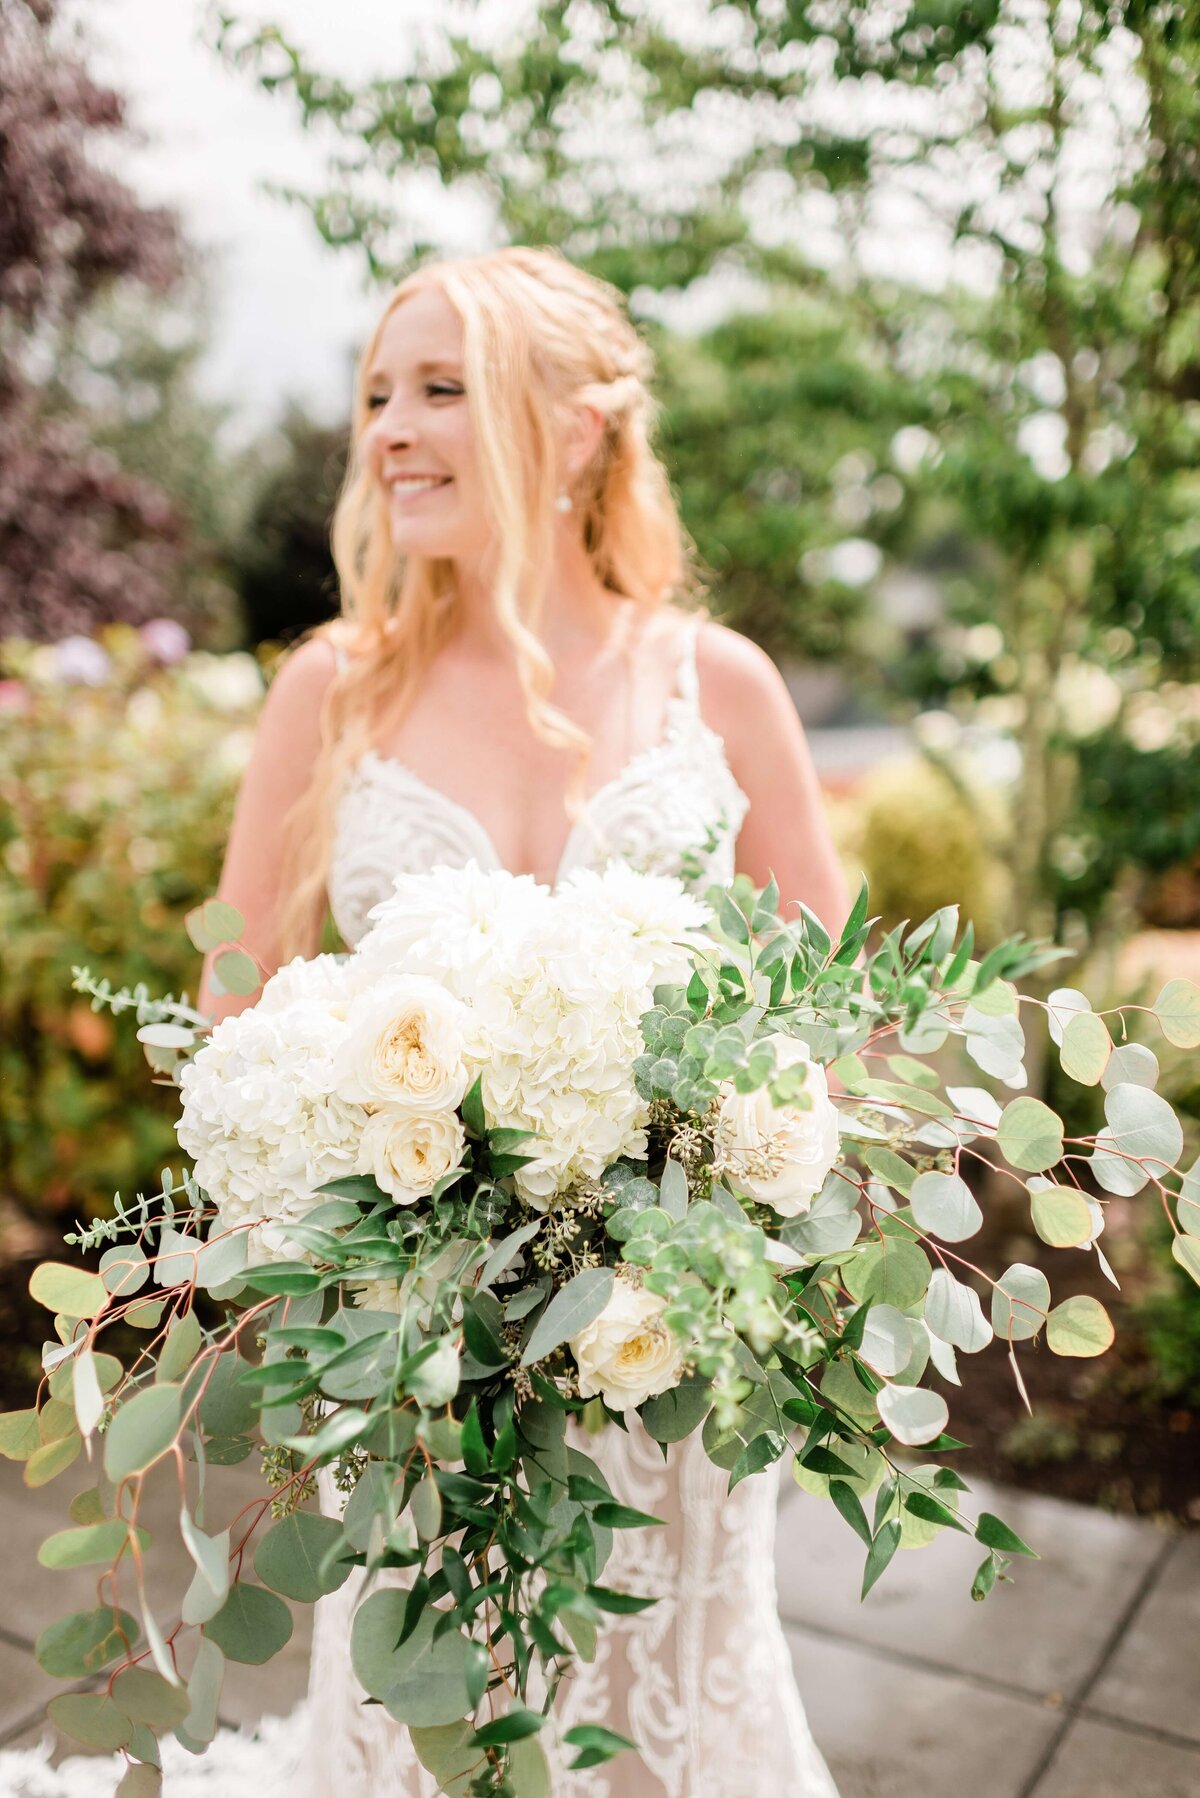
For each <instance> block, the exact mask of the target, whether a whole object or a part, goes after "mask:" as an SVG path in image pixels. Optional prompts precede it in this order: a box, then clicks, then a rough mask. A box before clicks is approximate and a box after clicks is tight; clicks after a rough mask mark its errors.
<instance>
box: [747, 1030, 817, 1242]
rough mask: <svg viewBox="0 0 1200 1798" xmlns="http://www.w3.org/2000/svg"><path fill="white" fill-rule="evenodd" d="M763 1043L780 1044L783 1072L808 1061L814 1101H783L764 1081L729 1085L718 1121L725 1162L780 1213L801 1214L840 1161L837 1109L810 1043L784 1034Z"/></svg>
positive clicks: (808, 1087)
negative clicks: (742, 1088)
mask: <svg viewBox="0 0 1200 1798" xmlns="http://www.w3.org/2000/svg"><path fill="white" fill-rule="evenodd" d="M761 1040H762V1041H764V1042H769V1043H771V1044H772V1045H773V1047H774V1050H775V1066H776V1069H777V1070H779V1071H782V1070H783V1069H784V1068H789V1067H796V1066H798V1065H799V1064H800V1063H802V1062H804V1063H807V1072H806V1075H805V1080H804V1091H805V1093H806V1094H807V1096H808V1097H809V1098H810V1099H811V1101H812V1103H811V1105H810V1106H809V1107H808V1109H807V1110H802V1109H801V1108H800V1107H799V1106H797V1105H781V1106H776V1105H773V1104H772V1102H771V1095H770V1092H769V1091H768V1089H767V1088H766V1087H765V1086H762V1087H759V1089H758V1090H757V1092H752V1093H740V1092H738V1091H737V1089H736V1087H734V1086H733V1084H732V1082H729V1083H727V1084H726V1085H725V1087H724V1088H723V1094H724V1096H723V1098H722V1100H721V1108H720V1113H719V1117H718V1124H717V1152H718V1166H719V1168H720V1171H721V1172H722V1173H723V1174H727V1175H728V1176H729V1178H730V1179H731V1180H732V1182H733V1184H734V1185H735V1186H736V1187H737V1189H738V1191H739V1192H744V1193H745V1194H746V1195H747V1197H748V1198H752V1199H757V1200H759V1202H760V1203H761V1204H764V1205H769V1206H770V1207H771V1209H772V1211H777V1212H778V1213H779V1215H780V1217H800V1216H802V1215H803V1214H804V1212H806V1211H807V1210H808V1208H809V1206H810V1205H811V1204H812V1202H813V1200H814V1199H815V1198H816V1196H817V1194H818V1193H819V1192H820V1190H821V1188H822V1186H823V1185H824V1184H825V1176H826V1175H827V1174H828V1172H829V1170H830V1168H831V1167H832V1166H833V1164H834V1162H835V1161H836V1160H837V1157H838V1147H839V1136H838V1114H837V1107H836V1106H835V1105H834V1103H833V1100H832V1099H831V1098H830V1097H829V1085H828V1082H827V1081H826V1078H825V1070H824V1068H823V1067H822V1066H821V1065H820V1063H819V1062H815V1061H813V1059H812V1056H811V1054H810V1052H809V1047H808V1044H807V1043H803V1042H801V1041H800V1040H799V1038H798V1037H794V1036H787V1035H785V1034H784V1033H783V1032H782V1031H774V1032H772V1034H771V1035H769V1036H766V1037H763V1038H762V1039H761Z"/></svg>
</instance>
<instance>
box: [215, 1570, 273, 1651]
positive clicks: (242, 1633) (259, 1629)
mask: <svg viewBox="0 0 1200 1798" xmlns="http://www.w3.org/2000/svg"><path fill="white" fill-rule="evenodd" d="M204 1634H205V1635H206V1636H207V1637H208V1638H209V1639H210V1641H213V1642H215V1643H216V1645H217V1647H218V1648H219V1649H220V1650H221V1652H222V1654H223V1655H224V1656H225V1658H226V1660H229V1661H240V1662H242V1663H243V1664H245V1665H248V1666H252V1667H257V1666H260V1665H261V1664H262V1662H263V1661H269V1660H270V1659H271V1657H272V1655H276V1654H278V1653H279V1650H280V1649H281V1648H282V1647H284V1645H285V1644H286V1643H287V1642H288V1641H289V1640H290V1639H291V1634H292V1613H291V1612H290V1611H289V1610H288V1608H287V1606H286V1605H285V1604H284V1602H283V1600H282V1598H277V1597H276V1595H275V1593H274V1592H268V1591H267V1590H266V1588H265V1587H264V1586H251V1585H249V1584H248V1583H247V1582H246V1581H245V1580H239V1581H238V1582H237V1584H236V1585H235V1586H234V1587H232V1589H231V1590H230V1593H229V1596H228V1597H227V1598H226V1600H225V1603H224V1604H223V1605H222V1606H221V1609H220V1610H219V1611H218V1612H217V1614H216V1616H215V1617H212V1618H210V1620H209V1621H208V1622H207V1623H206V1624H205V1625H204Z"/></svg>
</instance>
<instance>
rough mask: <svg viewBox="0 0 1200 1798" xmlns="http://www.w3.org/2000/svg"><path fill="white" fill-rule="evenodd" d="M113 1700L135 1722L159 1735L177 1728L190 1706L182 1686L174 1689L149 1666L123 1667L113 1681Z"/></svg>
mask: <svg viewBox="0 0 1200 1798" xmlns="http://www.w3.org/2000/svg"><path fill="white" fill-rule="evenodd" d="M112 1695H113V1699H114V1701H115V1703H116V1705H117V1707H118V1709H119V1710H122V1711H124V1713H125V1715H126V1716H127V1717H130V1718H132V1719H133V1721H134V1722H135V1723H144V1724H145V1725H146V1726H147V1728H149V1729H153V1730H156V1731H159V1732H162V1731H165V1730H168V1729H174V1728H175V1727H176V1725H177V1724H180V1723H182V1722H183V1721H184V1720H185V1718H186V1717H187V1714H188V1711H189V1709H190V1705H189V1702H188V1695H187V1693H186V1691H185V1690H184V1689H183V1687H182V1686H173V1685H171V1683H170V1682H169V1681H168V1680H165V1679H164V1678H163V1677H162V1675H161V1673H154V1672H153V1671H152V1670H151V1669H150V1668H149V1667H124V1668H122V1670H121V1672H120V1673H118V1674H117V1676H116V1678H115V1680H114V1681H113V1688H112Z"/></svg>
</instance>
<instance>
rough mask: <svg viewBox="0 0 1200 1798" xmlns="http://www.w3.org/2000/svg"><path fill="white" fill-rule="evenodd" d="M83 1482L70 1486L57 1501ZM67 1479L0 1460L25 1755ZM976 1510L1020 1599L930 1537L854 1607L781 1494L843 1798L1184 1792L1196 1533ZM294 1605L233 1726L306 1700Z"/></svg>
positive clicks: (1198, 1572)
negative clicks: (1016, 1540)
mask: <svg viewBox="0 0 1200 1798" xmlns="http://www.w3.org/2000/svg"><path fill="white" fill-rule="evenodd" d="M214 1477H215V1476H214ZM223 1478H224V1479H225V1481H226V1482H227V1485H228V1494H229V1497H228V1501H227V1503H228V1506H229V1508H230V1509H231V1508H232V1507H233V1506H234V1505H235V1504H238V1503H241V1502H243V1501H244V1498H245V1497H246V1496H248V1495H249V1494H250V1492H251V1491H255V1490H257V1491H260V1490H261V1488H255V1487H254V1486H253V1482H252V1476H250V1475H249V1473H248V1471H247V1469H237V1470H233V1471H231V1472H227V1473H225V1474H224V1475H223ZM86 1484H87V1476H86V1473H85V1472H81V1475H80V1477H79V1478H78V1479H77V1480H76V1481H75V1483H74V1485H70V1491H74V1490H75V1489H76V1488H77V1487H78V1488H82V1487H83V1486H85V1485H86ZM68 1485H69V1481H68V1480H67V1479H66V1478H64V1479H63V1480H62V1481H61V1482H59V1483H56V1485H55V1486H54V1487H52V1488H51V1489H50V1491H49V1492H41V1493H36V1492H29V1491H27V1490H26V1489H25V1487H24V1486H23V1485H22V1483H21V1478H20V1468H18V1467H14V1466H12V1465H11V1464H10V1463H7V1462H4V1463H0V1528H2V1530H3V1543H4V1567H5V1585H4V1605H3V1610H2V1612H0V1745H6V1746H17V1745H21V1746H26V1745H29V1744H32V1743H34V1742H36V1741H37V1740H38V1739H39V1738H40V1736H41V1734H42V1729H43V1722H42V1716H41V1710H42V1705H43V1704H44V1702H45V1700H46V1698H47V1697H48V1696H50V1695H52V1693H53V1692H54V1691H60V1690H62V1689H63V1688H62V1687H61V1686H60V1685H58V1684H57V1683H56V1682H50V1681H48V1680H46V1679H45V1677H44V1676H43V1675H42V1673H41V1672H40V1670H39V1668H38V1667H37V1664H36V1662H35V1661H34V1659H33V1655H32V1652H31V1650H32V1644H33V1640H34V1638H35V1637H36V1635H37V1633H38V1631H39V1630H40V1629H41V1628H42V1626H43V1625H44V1624H45V1623H46V1622H47V1621H48V1620H49V1619H51V1618H53V1617H55V1616H58V1615H62V1614H63V1612H65V1611H66V1610H68V1609H70V1608H71V1606H72V1604H73V1603H78V1604H87V1603H89V1602H94V1600H92V1599H91V1598H90V1593H91V1587H92V1580H91V1577H90V1575H89V1574H88V1573H86V1572H80V1573H48V1572H45V1571H44V1570H43V1569H41V1568H40V1567H38V1565H37V1563H36V1559H35V1555H36V1549H37V1545H38V1543H39V1542H40V1541H41V1540H42V1538H43V1536H44V1535H45V1534H47V1533H48V1531H49V1530H50V1529H52V1528H55V1527H61V1525H62V1524H63V1523H64V1522H65V1521H66V1520H65V1517H64V1516H63V1515H62V1514H63V1513H64V1512H65V1508H66V1500H67V1497H68V1496H69V1493H68V1490H67V1488H68ZM60 1493H61V1496H60ZM162 1497H163V1498H164V1499H165V1498H166V1497H167V1495H166V1494H165V1493H164V1494H163V1495H162ZM156 1508H157V1509H161V1510H163V1512H164V1516H163V1522H162V1525H161V1528H156V1527H155V1520H154V1519H153V1518H150V1519H148V1521H149V1522H150V1526H151V1530H152V1534H153V1535H154V1536H155V1537H156V1538H158V1539H159V1540H161V1541H163V1542H164V1543H165V1542H167V1541H168V1540H169V1539H170V1535H171V1524H170V1519H169V1509H170V1506H169V1504H163V1505H160V1506H158V1507H156ZM971 1509H972V1511H975V1510H992V1511H996V1512H997V1513H998V1514H999V1515H1001V1516H1002V1517H1003V1518H1004V1520H1005V1522H1007V1523H1009V1524H1011V1525H1012V1527H1013V1528H1014V1529H1016V1530H1017V1531H1018V1532H1019V1533H1020V1534H1021V1535H1022V1536H1023V1537H1024V1538H1025V1540H1026V1541H1028V1542H1030V1543H1032V1544H1033V1546H1035V1547H1036V1548H1039V1549H1040V1550H1041V1554H1042V1559H1041V1560H1040V1561H1029V1562H1019V1563H1016V1564H1015V1566H1014V1569H1013V1571H1014V1572H1015V1574H1016V1582H1015V1584H1013V1585H1004V1586H999V1587H998V1588H997V1589H996V1590H995V1591H994V1592H993V1594H992V1596H991V1597H990V1598H989V1599H988V1600H987V1602H986V1603H985V1604H982V1605H981V1604H974V1603H972V1601H971V1599H970V1597H969V1587H970V1581H971V1575H972V1572H973V1570H974V1568H975V1566H976V1565H977V1564H978V1561H979V1560H980V1558H981V1556H980V1551H979V1549H978V1546H977V1545H976V1544H974V1543H973V1542H970V1541H968V1540H967V1539H966V1538H964V1537H962V1536H957V1535H952V1534H950V1533H944V1534H943V1535H942V1536H941V1537H940V1539H939V1540H938V1541H937V1542H936V1543H935V1544H934V1545H933V1547H931V1548H929V1549H926V1550H923V1551H921V1552H920V1553H916V1552H914V1553H903V1552H902V1553H901V1554H899V1555H897V1557H896V1559H895V1560H894V1561H893V1562H892V1565H891V1567H890V1568H889V1569H888V1571H887V1572H886V1573H885V1575H884V1577H883V1579H882V1580H881V1582H880V1583H879V1585H878V1586H876V1588H875V1589H874V1591H873V1592H872V1593H871V1594H870V1596H869V1597H868V1599H867V1601H866V1603H865V1604H862V1603H860V1602H859V1599H858V1590H859V1584H860V1580H861V1570H862V1555H863V1551H862V1548H861V1545H860V1544H859V1543H858V1541H857V1538H856V1537H854V1536H852V1535H851V1533H850V1531H849V1529H848V1528H847V1527H846V1526H845V1524H843V1523H842V1521H841V1519H840V1518H839V1517H838V1516H837V1515H836V1514H835V1512H834V1511H833V1508H832V1507H831V1506H830V1505H828V1504H823V1503H820V1502H819V1501H817V1500H815V1499H812V1498H809V1497H808V1495H807V1494H805V1493H802V1492H799V1491H797V1490H796V1489H795V1488H794V1487H793V1486H792V1485H791V1483H790V1482H789V1481H786V1480H785V1482H784V1487H783V1492H782V1497H781V1501H780V1512H779V1560H778V1567H779V1591H780V1606H781V1610H782V1612H783V1616H784V1618H785V1620H786V1624H787V1631H788V1638H789V1641H790V1643H791V1646H792V1651H793V1654H794V1657H795V1663H796V1669H797V1673H798V1676H799V1679H800V1685H801V1690H802V1692H803V1694H804V1698H805V1702H806V1704H807V1706H808V1710H809V1715H810V1718H811V1721H812V1724H813V1728H814V1733H815V1734H816V1736H817V1738H818V1740H819V1741H820V1743H821V1746H822V1747H823V1748H824V1750H825V1752H826V1754H827V1756H828V1758H829V1760H830V1763H831V1765H832V1768H833V1771H834V1774H835V1776H836V1778H837V1780H838V1783H839V1786H840V1788H841V1792H842V1798H964V1794H965V1795H966V1798H1200V1652H1198V1648H1200V1536H1195V1535H1180V1534H1169V1533H1166V1532H1164V1531H1160V1530H1158V1529H1156V1528H1154V1527H1153V1526H1151V1525H1149V1524H1145V1523H1133V1522H1128V1521H1125V1520H1122V1519H1117V1518H1113V1517H1109V1516H1106V1515H1104V1514H1103V1513H1101V1512H1098V1511H1090V1510H1084V1509H1081V1508H1080V1507H1078V1506H1075V1505H1067V1504H1063V1503H1061V1502H1059V1501H1058V1500H1055V1499H1044V1498H1031V1497H1029V1496H1027V1495H1020V1494H1016V1493H1011V1492H1005V1493H998V1492H996V1491H995V1490H994V1489H992V1488H989V1487H987V1486H986V1485H985V1484H984V1483H983V1482H982V1481H981V1482H978V1483H977V1484H976V1486H975V1490H974V1495H973V1498H972V1501H971ZM217 1521H218V1519H217V1518H215V1517H214V1518H212V1519H211V1522H212V1525H213V1527H215V1525H216V1522H217ZM149 1572H150V1579H151V1585H152V1589H157V1590H159V1591H161V1592H162V1593H163V1595H164V1596H163V1609H164V1611H165V1610H166V1608H167V1598H166V1594H167V1593H168V1592H174V1593H175V1594H176V1602H177V1595H178V1592H179V1591H180V1590H181V1585H180V1581H181V1578H182V1577H183V1576H182V1573H181V1569H180V1565H179V1562H178V1559H177V1558H175V1557H174V1556H172V1555H165V1554H164V1555H159V1556H157V1557H156V1555H155V1552H154V1550H152V1551H151V1559H150V1566H149ZM295 1610H296V1617H297V1626H298V1627H297V1632H296V1635H295V1637H294V1638H293V1640H292V1642H291V1643H289V1645H288V1647H287V1648H286V1649H285V1650H284V1652H283V1654H282V1655H281V1656H279V1657H278V1659H277V1661H275V1662H273V1663H271V1664H269V1665H268V1666H266V1667H263V1668H255V1667H246V1668H239V1669H238V1678H237V1680H236V1681H230V1682H228V1685H227V1690H226V1701H225V1720H226V1721H227V1722H230V1723H238V1724H250V1723H253V1722H254V1721H255V1719H256V1718H257V1717H258V1716H260V1715H262V1714H263V1713H264V1712H272V1711H273V1712H280V1713H285V1712H287V1711H288V1710H290V1709H291V1707H292V1705H293V1704H294V1703H295V1702H296V1700H297V1699H298V1698H299V1697H300V1696H301V1694H302V1692H303V1689H304V1677H305V1659H306V1655H307V1640H306V1636H305V1634H304V1633H303V1630H302V1625H303V1623H304V1621H305V1619H306V1617H307V1610H306V1607H304V1606H299V1605H298V1606H296V1607H295ZM72 1752H78V1750H77V1749H75V1750H72ZM0 1798H9V1794H8V1793H6V1792H4V1791H3V1787H2V1786H0ZM105 1798H107V1795H105ZM167 1798H170V1795H169V1792H168V1794H167ZM763 1798H776V1795H775V1794H764V1795H763ZM780 1798H782V1795H780Z"/></svg>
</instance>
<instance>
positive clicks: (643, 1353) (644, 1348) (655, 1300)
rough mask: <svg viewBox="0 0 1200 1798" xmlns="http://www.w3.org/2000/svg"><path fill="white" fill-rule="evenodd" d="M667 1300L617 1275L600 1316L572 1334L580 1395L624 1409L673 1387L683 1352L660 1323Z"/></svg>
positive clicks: (572, 1350)
mask: <svg viewBox="0 0 1200 1798" xmlns="http://www.w3.org/2000/svg"><path fill="white" fill-rule="evenodd" d="M665 1309H666V1300H665V1299H661V1298H659V1297H658V1295H657V1294H656V1293H653V1292H647V1291H646V1289H645V1288H644V1287H641V1286H631V1285H630V1283H629V1281H628V1280H621V1279H618V1280H617V1281H616V1283H615V1284H614V1286H613V1289H612V1293H611V1295H610V1297H609V1301H608V1303H607V1305H605V1307H604V1309H603V1311H602V1312H601V1313H600V1315H599V1317H598V1318H596V1319H595V1321H594V1322H593V1323H590V1324H588V1325H587V1327H586V1329H583V1330H581V1331H580V1332H579V1334H578V1336H573V1337H572V1338H571V1353H572V1354H573V1355H574V1357H575V1361H576V1364H577V1366H578V1368H579V1392H580V1396H581V1397H582V1398H595V1397H596V1395H597V1393H598V1394H599V1395H600V1397H601V1398H603V1400H604V1402H605V1404H607V1405H611V1407H612V1409H613V1410H614V1411H628V1410H631V1409H632V1408H633V1407H634V1406H636V1405H640V1404H644V1403H645V1401H646V1399H648V1398H653V1397H654V1396H655V1395H656V1394H657V1393H659V1392H666V1391H667V1390H668V1388H669V1387H671V1386H678V1384H679V1381H680V1378H681V1376H682V1373H683V1351H682V1349H681V1347H680V1345H679V1342H678V1341H677V1339H676V1338H675V1337H674V1336H673V1335H672V1334H671V1331H670V1329H669V1328H668V1327H667V1325H666V1324H665V1323H664V1322H663V1316H662V1314H663V1312H664V1310H665Z"/></svg>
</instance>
